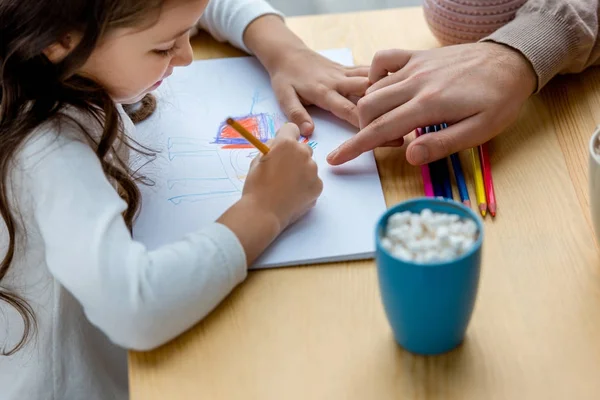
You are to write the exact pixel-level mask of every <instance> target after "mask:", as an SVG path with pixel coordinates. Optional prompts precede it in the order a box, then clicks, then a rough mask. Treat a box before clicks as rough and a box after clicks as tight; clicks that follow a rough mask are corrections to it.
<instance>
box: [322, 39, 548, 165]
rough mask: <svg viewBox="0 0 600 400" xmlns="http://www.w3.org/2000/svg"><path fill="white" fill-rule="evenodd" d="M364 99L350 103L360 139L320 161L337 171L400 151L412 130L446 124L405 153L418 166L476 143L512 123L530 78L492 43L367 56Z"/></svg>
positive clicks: (515, 56)
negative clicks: (366, 156) (371, 154)
mask: <svg viewBox="0 0 600 400" xmlns="http://www.w3.org/2000/svg"><path fill="white" fill-rule="evenodd" d="M369 79H370V81H371V82H372V85H371V87H370V88H369V89H368V90H367V92H366V96H365V97H363V98H362V99H360V100H359V102H358V114H359V125H360V128H361V130H360V132H359V133H358V134H356V135H355V136H354V137H353V138H352V139H350V140H348V141H347V142H345V143H343V144H342V145H341V146H340V147H339V148H337V149H335V150H334V151H333V152H332V153H331V154H329V156H328V162H329V163H330V164H332V165H339V164H343V163H345V162H347V161H350V160H352V159H354V158H356V157H358V156H359V155H360V154H361V153H363V152H366V151H369V150H372V149H374V148H376V147H379V146H385V145H402V143H403V137H404V136H405V135H407V134H408V133H410V132H413V131H414V130H415V129H416V128H418V127H425V126H429V125H436V124H441V123H444V122H445V123H447V124H448V125H449V128H448V129H445V130H443V131H441V132H436V133H435V134H429V135H422V136H421V137H419V138H417V139H416V140H414V141H412V142H411V143H410V144H409V146H408V148H407V151H406V157H407V160H408V162H409V163H411V164H413V165H420V164H424V163H428V162H432V161H435V160H438V159H440V158H443V157H445V156H448V155H450V154H452V153H455V152H457V151H460V150H463V149H467V148H470V147H474V146H477V145H479V144H482V143H484V142H486V141H488V140H489V139H491V138H492V137H494V136H496V135H497V134H499V133H500V132H502V131H503V130H504V129H505V128H507V127H508V126H509V125H510V124H511V123H513V122H514V121H515V120H516V118H517V116H518V113H519V110H520V109H521V106H522V105H523V103H524V102H525V101H526V100H527V98H528V97H529V96H530V95H531V94H532V93H533V92H534V91H535V89H536V86H537V77H536V74H535V72H534V70H533V68H532V66H531V64H530V63H529V61H528V60H527V59H526V58H525V57H524V56H522V55H521V53H519V52H517V51H515V50H513V49H511V48H509V47H506V46H504V45H500V44H496V43H487V42H484V43H474V44H465V45H457V46H450V47H444V48H439V49H433V50H427V51H407V50H386V51H381V52H379V53H377V54H376V55H375V58H374V60H373V64H372V66H371V70H370V73H369Z"/></svg>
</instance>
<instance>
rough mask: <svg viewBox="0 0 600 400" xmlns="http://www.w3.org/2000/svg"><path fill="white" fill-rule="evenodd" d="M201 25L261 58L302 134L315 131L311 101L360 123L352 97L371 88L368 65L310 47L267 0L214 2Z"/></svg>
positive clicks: (280, 101)
mask: <svg viewBox="0 0 600 400" xmlns="http://www.w3.org/2000/svg"><path fill="white" fill-rule="evenodd" d="M200 26H201V27H203V28H204V29H206V30H207V31H208V32H209V33H210V34H211V35H212V36H214V37H215V38H216V39H217V40H221V41H229V42H230V43H232V44H233V45H234V46H236V47H238V48H241V49H243V50H245V51H247V52H249V53H251V54H254V55H255V56H256V57H257V58H258V59H259V60H260V61H261V63H262V64H263V66H264V67H265V68H266V70H267V71H268V72H269V75H270V76H271V82H272V85H273V89H274V90H275V94H276V95H277V98H278V100H279V103H280V105H281V107H282V110H283V111H284V113H285V114H286V116H287V117H288V118H289V119H290V121H292V122H294V123H295V124H296V125H298V126H300V130H301V133H302V134H303V135H310V134H311V133H312V132H313V129H314V125H313V122H312V119H311V118H310V115H309V114H308V112H307V111H306V109H305V106H306V105H311V104H314V105H316V106H318V107H321V108H323V109H325V110H328V111H330V112H332V113H333V114H335V115H336V116H338V117H339V118H342V119H344V120H346V121H348V122H350V123H352V124H353V125H355V126H357V127H358V126H359V120H358V113H357V109H356V105H355V104H354V102H353V101H351V99H353V98H359V97H362V96H363V95H364V93H365V90H366V89H367V88H368V85H369V82H368V78H367V76H368V72H369V70H368V68H366V67H344V66H342V65H339V64H337V63H334V62H331V61H329V60H328V59H326V58H325V57H322V56H321V55H319V54H318V53H316V52H314V51H312V50H310V49H309V48H308V47H307V46H306V45H305V44H304V43H303V42H302V41H301V40H300V38H298V36H296V35H295V34H294V33H293V32H292V31H291V30H289V29H288V28H287V26H286V25H285V23H284V21H283V16H282V14H281V13H279V12H278V11H276V10H275V9H273V8H272V7H271V6H270V5H269V4H268V3H267V2H265V1H263V0H219V1H210V2H209V4H208V7H207V9H206V11H205V12H204V14H203V16H202V18H201V20H200Z"/></svg>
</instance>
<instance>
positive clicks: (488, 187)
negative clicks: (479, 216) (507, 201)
mask: <svg viewBox="0 0 600 400" xmlns="http://www.w3.org/2000/svg"><path fill="white" fill-rule="evenodd" d="M479 157H480V158H481V169H482V171H483V182H484V185H485V195H486V198H487V203H488V210H489V211H490V214H492V217H495V216H496V194H495V193H494V180H493V179H492V163H491V161H490V153H489V149H488V144H487V143H484V144H482V145H481V146H479Z"/></svg>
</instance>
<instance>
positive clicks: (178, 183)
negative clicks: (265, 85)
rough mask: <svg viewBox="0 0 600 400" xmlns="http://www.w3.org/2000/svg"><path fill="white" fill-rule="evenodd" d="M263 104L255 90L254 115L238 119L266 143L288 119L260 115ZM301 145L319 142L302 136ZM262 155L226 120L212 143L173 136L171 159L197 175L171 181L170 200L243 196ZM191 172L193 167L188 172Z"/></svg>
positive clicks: (169, 188) (182, 201) (274, 115)
mask: <svg viewBox="0 0 600 400" xmlns="http://www.w3.org/2000/svg"><path fill="white" fill-rule="evenodd" d="M260 101H261V98H260V92H259V91H255V92H254V95H253V98H252V106H251V107H250V113H249V114H246V115H243V116H238V117H234V119H235V120H236V121H237V122H238V123H240V124H241V125H242V126H243V127H244V128H246V129H247V130H248V131H249V132H250V133H252V135H254V136H255V137H256V138H257V139H259V140H260V141H261V142H263V143H267V142H268V141H269V140H271V139H273V138H274V137H275V134H276V132H277V126H281V125H282V124H283V123H284V122H285V119H284V118H283V117H281V116H279V115H277V114H271V113H264V112H260V113H256V112H254V109H255V106H256V104H257V103H258V102H260ZM300 142H302V143H306V144H308V145H309V146H311V147H312V148H313V149H314V148H316V146H317V143H316V142H314V141H309V140H308V138H306V137H301V138H300ZM257 155H258V150H256V149H255V148H254V146H252V144H250V143H249V142H248V141H247V140H246V139H245V138H244V137H243V136H241V135H240V134H239V133H238V132H237V131H236V130H235V129H233V128H232V127H230V126H229V125H227V123H226V119H224V120H223V121H222V122H221V123H220V124H219V128H218V130H217V134H216V136H215V137H214V139H213V140H212V141H206V140H202V139H200V138H198V139H196V138H189V137H169V138H168V139H167V156H168V160H169V162H171V163H172V164H173V165H174V167H177V166H178V165H182V166H183V165H190V164H192V165H193V168H192V170H193V171H194V176H186V177H177V178H172V179H168V181H167V188H168V190H169V193H170V196H169V197H168V201H170V202H171V203H173V204H175V205H179V204H181V203H184V202H186V203H189V202H197V201H204V200H208V199H214V198H219V197H224V196H239V195H240V194H241V192H242V189H243V186H244V181H245V179H246V175H247V174H248V170H249V169H250V163H251V162H252V160H253V159H254V158H255V157H256V156H257ZM187 170H188V171H189V170H190V169H189V168H188V169H187Z"/></svg>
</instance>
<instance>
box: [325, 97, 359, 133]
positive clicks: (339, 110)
mask: <svg viewBox="0 0 600 400" xmlns="http://www.w3.org/2000/svg"><path fill="white" fill-rule="evenodd" d="M315 105H316V106H318V107H320V108H322V109H324V110H327V111H329V112H331V113H332V114H333V115H335V116H336V117H338V118H340V119H343V120H345V121H348V122H350V123H351V124H352V125H354V126H356V127H358V109H357V108H356V104H354V103H353V102H351V101H350V100H348V99H347V98H345V97H344V96H342V95H341V94H339V93H338V92H337V91H335V90H329V91H327V94H326V95H325V98H323V99H319V101H315Z"/></svg>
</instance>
